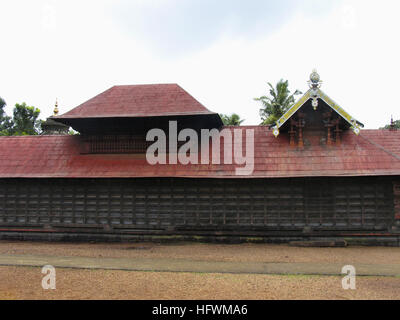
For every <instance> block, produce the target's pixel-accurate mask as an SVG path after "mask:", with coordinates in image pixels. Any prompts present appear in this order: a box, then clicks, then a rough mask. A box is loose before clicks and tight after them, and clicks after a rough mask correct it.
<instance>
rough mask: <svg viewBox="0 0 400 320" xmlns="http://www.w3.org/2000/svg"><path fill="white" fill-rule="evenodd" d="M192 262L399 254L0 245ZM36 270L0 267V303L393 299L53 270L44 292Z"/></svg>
mask: <svg viewBox="0 0 400 320" xmlns="http://www.w3.org/2000/svg"><path fill="white" fill-rule="evenodd" d="M10 254H11V255H13V254H15V255H25V254H26V255H28V254H29V255H35V254H37V255H48V256H60V257H72V256H74V257H77V256H78V257H99V258H103V257H105V258H132V259H135V258H139V257H142V258H143V257H146V258H154V259H156V258H157V259H167V258H168V259H171V258H174V259H192V260H193V263H196V261H230V262H231V261H238V262H281V263H282V262H283V263H291V262H304V263H315V262H319V263H343V264H352V263H370V264H382V265H384V264H399V263H400V248H388V247H348V248H298V247H290V246H286V245H265V244H238V245H223V244H197V243H195V244H194V243H180V244H152V243H120V244H110V243H105V244H102V243H93V244H91V243H81V244H74V243H44V242H14V241H13V242H11V241H0V255H10ZM43 277H44V275H43V274H42V273H41V268H39V267H21V266H0V299H177V300H185V299H195V300H201V299H227V300H231V299H260V300H267V299H399V297H400V277H381V276H371V277H362V276H359V277H357V279H356V290H344V289H343V288H342V277H340V276H320V275H270V274H226V273H225V274H222V273H189V272H151V271H122V270H101V269H71V268H57V269H56V289H55V290H51V289H50V290H44V289H43V288H42V286H41V282H42V278H43Z"/></svg>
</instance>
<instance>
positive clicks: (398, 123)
mask: <svg viewBox="0 0 400 320" xmlns="http://www.w3.org/2000/svg"><path fill="white" fill-rule="evenodd" d="M393 124H394V128H396V129H400V120H395V121H393ZM390 128H391V124H388V125H386V126H385V127H384V128H380V129H390Z"/></svg>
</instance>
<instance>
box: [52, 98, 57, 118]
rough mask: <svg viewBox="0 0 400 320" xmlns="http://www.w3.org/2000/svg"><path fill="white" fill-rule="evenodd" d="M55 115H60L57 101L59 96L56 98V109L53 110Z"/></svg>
mask: <svg viewBox="0 0 400 320" xmlns="http://www.w3.org/2000/svg"><path fill="white" fill-rule="evenodd" d="M53 113H54V114H53V115H54V116H58V102H57V98H56V104H55V105H54V111H53Z"/></svg>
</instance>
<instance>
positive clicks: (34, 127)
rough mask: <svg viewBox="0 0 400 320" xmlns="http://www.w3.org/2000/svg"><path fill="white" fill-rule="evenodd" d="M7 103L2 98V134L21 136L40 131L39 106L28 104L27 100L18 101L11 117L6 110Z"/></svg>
mask: <svg viewBox="0 0 400 320" xmlns="http://www.w3.org/2000/svg"><path fill="white" fill-rule="evenodd" d="M5 105H6V103H5V101H4V100H3V99H1V98H0V135H3V136H21V135H37V134H38V133H39V131H40V123H41V120H39V115H40V110H39V109H38V108H35V107H31V106H28V105H26V103H25V102H23V103H21V104H18V103H17V104H16V105H15V107H14V110H13V117H12V118H11V117H9V116H7V115H6V113H5V111H4V107H5Z"/></svg>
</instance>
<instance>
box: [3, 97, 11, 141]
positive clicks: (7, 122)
mask: <svg viewBox="0 0 400 320" xmlns="http://www.w3.org/2000/svg"><path fill="white" fill-rule="evenodd" d="M6 105H7V104H6V102H5V101H4V99H3V98H1V97H0V136H8V135H9V131H10V129H11V128H12V126H13V122H12V119H11V117H9V116H7V115H6V112H5V111H4V108H5V106H6Z"/></svg>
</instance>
